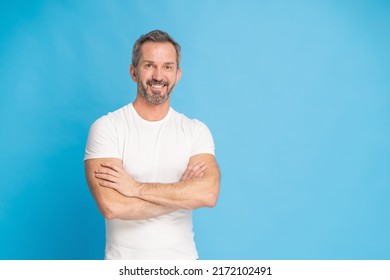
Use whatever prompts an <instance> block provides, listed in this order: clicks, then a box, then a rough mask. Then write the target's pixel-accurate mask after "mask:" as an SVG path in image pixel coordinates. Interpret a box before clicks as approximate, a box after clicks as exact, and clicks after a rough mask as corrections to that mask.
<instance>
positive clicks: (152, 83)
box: [146, 80, 168, 89]
mask: <svg viewBox="0 0 390 280" xmlns="http://www.w3.org/2000/svg"><path fill="white" fill-rule="evenodd" d="M146 84H147V85H148V86H150V87H151V88H153V89H162V88H163V87H165V86H167V85H168V82H167V81H156V80H149V81H147V82H146Z"/></svg>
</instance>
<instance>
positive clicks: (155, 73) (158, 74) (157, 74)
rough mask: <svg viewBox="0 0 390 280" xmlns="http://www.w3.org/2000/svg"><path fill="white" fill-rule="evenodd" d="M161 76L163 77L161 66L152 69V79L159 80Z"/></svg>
mask: <svg viewBox="0 0 390 280" xmlns="http://www.w3.org/2000/svg"><path fill="white" fill-rule="evenodd" d="M162 77H163V73H162V70H161V68H159V67H156V68H155V69H154V71H153V76H152V78H153V79H154V80H157V81H160V80H162Z"/></svg>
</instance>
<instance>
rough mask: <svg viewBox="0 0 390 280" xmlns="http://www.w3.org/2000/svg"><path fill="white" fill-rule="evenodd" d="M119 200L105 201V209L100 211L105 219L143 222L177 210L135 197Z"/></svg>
mask: <svg viewBox="0 0 390 280" xmlns="http://www.w3.org/2000/svg"><path fill="white" fill-rule="evenodd" d="M119 195H120V196H122V197H121V199H120V200H118V199H117V200H115V201H106V202H105V204H106V208H105V209H104V210H103V211H101V212H102V214H103V215H104V216H105V218H107V219H121V220H145V219H150V218H155V217H158V216H162V215H166V214H169V213H172V212H174V211H176V210H178V208H174V207H171V206H165V205H159V204H156V203H153V202H150V201H146V200H143V199H140V198H135V197H124V196H123V195H121V194H119Z"/></svg>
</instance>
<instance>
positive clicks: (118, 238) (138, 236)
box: [84, 103, 214, 259]
mask: <svg viewBox="0 0 390 280" xmlns="http://www.w3.org/2000/svg"><path fill="white" fill-rule="evenodd" d="M202 153H209V154H214V142H213V138H212V136H211V133H210V131H209V129H208V128H207V126H206V125H204V124H203V123H202V122H200V121H198V120H191V119H188V118H187V117H185V116H184V115H183V114H179V113H177V112H176V111H175V110H173V109H172V108H170V109H169V112H168V114H167V115H166V116H165V118H164V119H162V120H160V121H155V122H149V121H146V120H144V119H142V118H141V117H140V116H139V115H138V113H137V112H136V111H135V109H134V107H133V104H132V103H130V104H128V105H126V106H124V107H122V108H120V109H119V110H116V111H114V112H112V113H109V114H107V115H105V116H103V117H101V118H99V119H98V120H96V121H95V122H94V123H93V125H92V126H91V129H90V132H89V136H88V141H87V146H86V150H85V158H84V159H85V160H86V159H92V158H119V159H121V160H122V162H123V165H124V168H125V170H126V171H127V172H128V173H129V174H130V175H131V176H132V177H133V178H134V179H135V180H137V181H140V182H145V183H147V182H158V183H174V182H178V181H179V180H180V178H181V176H182V174H183V172H184V171H185V169H186V167H187V164H188V161H189V159H190V157H191V156H193V155H196V154H202ZM197 258H198V254H197V251H196V247H195V242H194V233H193V230H192V211H189V210H178V211H175V212H173V213H170V214H167V215H162V216H159V217H156V218H152V219H147V220H134V221H133V220H119V219H113V220H106V252H105V259H197Z"/></svg>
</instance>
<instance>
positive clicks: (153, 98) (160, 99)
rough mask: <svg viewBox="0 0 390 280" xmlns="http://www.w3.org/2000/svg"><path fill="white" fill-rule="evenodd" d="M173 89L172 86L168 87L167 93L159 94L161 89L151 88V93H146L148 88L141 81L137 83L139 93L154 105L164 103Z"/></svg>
mask: <svg viewBox="0 0 390 280" xmlns="http://www.w3.org/2000/svg"><path fill="white" fill-rule="evenodd" d="M172 90H173V87H171V88H168V90H167V94H165V95H161V91H158V90H155V91H153V90H152V95H149V94H148V90H147V89H146V87H144V85H143V84H142V83H138V91H139V92H140V93H141V95H142V96H143V97H144V98H145V99H146V101H148V102H150V103H152V104H154V105H159V104H162V103H164V102H165V101H167V100H168V98H169V96H170V95H171V93H172Z"/></svg>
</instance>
